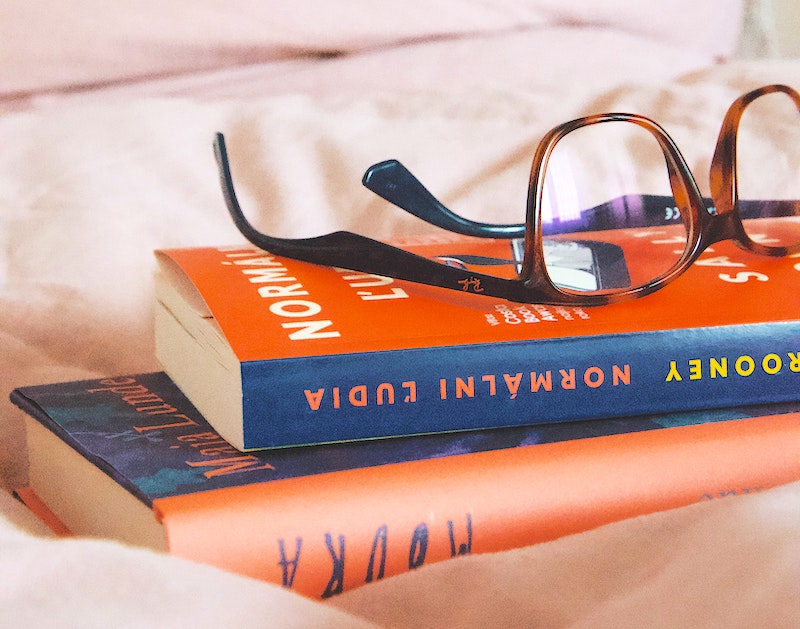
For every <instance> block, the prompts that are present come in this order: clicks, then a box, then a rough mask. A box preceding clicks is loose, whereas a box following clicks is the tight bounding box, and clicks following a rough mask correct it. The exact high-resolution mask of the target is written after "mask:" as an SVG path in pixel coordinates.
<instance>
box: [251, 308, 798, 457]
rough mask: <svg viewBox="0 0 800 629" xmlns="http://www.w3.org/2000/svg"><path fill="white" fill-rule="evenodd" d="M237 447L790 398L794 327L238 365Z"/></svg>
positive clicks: (794, 391)
mask: <svg viewBox="0 0 800 629" xmlns="http://www.w3.org/2000/svg"><path fill="white" fill-rule="evenodd" d="M242 382H243V391H242V395H243V410H244V428H245V431H244V439H245V447H246V448H267V447H280V446H289V445H299V444H308V443H322V442H332V441H349V440H361V439H373V438H379V437H390V436H404V435H416V434H427V433H440V432H450V431H460V430H475V429H482V428H497V427H508V426H525V425H536V424H546V423H555V422H569V421H580V420H587V419H599V418H609V417H624V416H632V415H638V414H647V413H663V412H673V411H692V410H701V409H708V408H720V407H731V406H737V405H745V404H761V403H770V402H785V401H793V400H797V399H798V396H800V322H798V321H788V322H769V323H759V324H747V325H737V326H719V327H713V328H694V329H671V330H662V331H648V332H633V333H627V334H614V335H601V336H594V337H588V338H582V337H571V338H558V339H545V340H534V341H525V342H507V343H492V344H480V345H465V346H451V347H428V348H419V349H407V350H402V351H385V352H374V353H358V354H337V355H331V356H318V357H304V358H299V359H285V360H273V361H255V362H245V363H243V364H242Z"/></svg>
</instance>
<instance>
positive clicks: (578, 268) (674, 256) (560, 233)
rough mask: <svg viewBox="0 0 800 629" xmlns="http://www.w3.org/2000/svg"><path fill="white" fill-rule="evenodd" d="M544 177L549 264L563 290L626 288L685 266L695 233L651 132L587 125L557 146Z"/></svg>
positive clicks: (627, 125) (617, 124)
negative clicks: (687, 225) (689, 234)
mask: <svg viewBox="0 0 800 629" xmlns="http://www.w3.org/2000/svg"><path fill="white" fill-rule="evenodd" d="M544 177H545V179H544V189H543V195H542V203H541V222H540V228H541V230H542V234H543V236H544V242H545V266H546V268H547V272H548V275H549V276H550V279H551V280H552V281H553V282H554V283H555V284H556V285H557V286H559V287H560V288H562V289H564V290H566V291H573V292H581V293H613V292H620V291H623V290H628V289H631V288H637V287H640V286H645V285H648V284H650V283H651V282H652V281H653V280H654V279H656V278H658V277H660V276H662V275H664V274H665V273H667V272H668V271H669V270H670V269H672V268H673V267H674V266H675V265H676V264H677V262H678V260H679V258H680V256H681V254H682V253H683V250H684V249H685V247H686V242H687V230H686V228H685V226H684V221H683V218H682V215H681V212H680V211H679V210H678V208H677V207H676V202H675V199H674V198H673V195H672V191H671V187H670V181H669V171H668V169H667V165H666V160H665V157H664V153H663V151H662V149H661V146H660V145H659V143H658V140H657V139H656V137H655V136H654V135H653V134H651V133H650V131H648V130H647V129H645V128H643V127H641V126H639V125H637V124H634V123H632V122H627V121H620V120H614V121H608V122H602V123H598V124H592V125H588V126H583V127H580V128H578V129H576V130H574V131H572V132H570V133H569V134H568V135H566V136H564V137H563V138H561V139H560V140H559V141H558V143H557V144H556V145H555V147H554V148H553V151H552V153H551V155H550V157H549V160H548V162H547V165H546V171H545V175H544Z"/></svg>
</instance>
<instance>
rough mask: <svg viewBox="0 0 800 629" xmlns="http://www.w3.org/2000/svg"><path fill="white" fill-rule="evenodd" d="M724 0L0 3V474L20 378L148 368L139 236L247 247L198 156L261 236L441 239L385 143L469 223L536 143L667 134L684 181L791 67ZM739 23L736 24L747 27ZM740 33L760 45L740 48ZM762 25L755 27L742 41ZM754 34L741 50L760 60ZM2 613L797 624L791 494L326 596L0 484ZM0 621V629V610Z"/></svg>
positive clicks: (8, 453) (24, 616) (708, 506)
mask: <svg viewBox="0 0 800 629" xmlns="http://www.w3.org/2000/svg"><path fill="white" fill-rule="evenodd" d="M748 7H749V5H745V4H743V3H741V2H738V1H733V0H692V1H689V0H673V1H669V0H661V1H658V2H651V3H643V2H634V1H632V0H610V1H608V2H605V3H593V2H583V1H581V0H523V1H518V2H512V1H509V0H503V1H499V2H485V1H482V0H425V1H424V2H422V1H420V0H407V1H406V2H403V3H400V4H398V3H388V2H367V1H365V0H340V1H338V2H327V3H326V2H320V1H319V0H295V1H293V2H283V1H278V0H275V1H272V2H262V3H259V2H252V1H251V0H230V1H229V2H227V3H225V4H224V8H223V6H222V5H220V3H215V2H212V1H210V0H194V1H193V2H187V1H185V0H159V1H158V2H155V1H153V0H147V1H143V2H139V3H131V4H127V3H126V4H125V5H122V4H120V3H108V2H100V1H98V0H83V1H78V0H65V1H63V2H59V3H46V2H42V1H34V2H30V1H24V0H7V1H6V2H4V3H3V6H2V7H0V141H1V142H2V150H1V151H0V243H1V244H2V248H0V251H2V254H1V256H0V313H2V314H1V316H0V389H1V392H2V396H0V397H1V398H2V400H3V401H2V402H0V471H1V472H2V479H3V485H4V486H5V487H6V488H11V487H13V486H15V485H17V484H19V483H20V482H22V481H23V480H24V476H25V461H24V438H23V435H22V434H21V432H20V422H19V417H18V415H17V414H16V412H15V411H14V410H13V408H12V406H11V405H10V404H9V403H8V401H7V400H8V394H9V392H10V391H11V390H12V389H13V388H14V387H17V386H23V385H30V384H38V383H46V382H55V381H59V380H71V379H79V378H91V377H99V376H103V375H116V374H124V373H135V372H143V371H154V370H158V368H159V366H158V364H157V363H156V361H155V358H154V355H153V322H152V315H151V303H152V276H153V271H154V258H153V255H152V251H153V250H154V249H156V248H160V247H179V246H195V245H198V246H199V245H209V244H212V245H217V244H225V243H237V242H241V241H242V237H241V235H240V234H239V233H238V232H237V231H236V229H235V228H234V226H233V224H232V223H231V222H230V220H229V218H228V216H227V214H226V212H225V209H224V205H223V203H222V198H221V194H220V191H219V185H218V181H217V176H216V170H215V163H214V156H213V153H212V150H211V143H212V139H213V135H214V133H215V132H216V131H222V132H224V133H225V134H226V137H227V138H228V142H229V145H230V147H231V148H232V150H235V152H236V154H237V156H238V159H237V179H238V181H239V183H238V187H239V193H240V195H241V197H242V199H243V201H244V202H246V203H249V204H252V205H254V206H258V207H260V208H263V216H262V219H263V221H262V227H263V228H264V229H265V230H266V231H268V232H269V233H275V234H281V235H283V236H287V237H299V236H306V235H312V234H317V233H323V232H327V231H333V230H335V229H347V230H351V231H357V232H359V233H362V234H365V235H368V236H373V237H377V238H382V239H386V238H390V237H397V236H414V235H421V234H424V233H426V230H430V229H431V228H430V227H429V226H427V225H425V224H424V223H422V222H421V221H418V220H416V219H414V218H413V217H410V216H408V215H406V214H405V213H403V212H400V211H397V210H395V209H392V208H391V207H390V206H388V205H387V204H385V203H384V202H382V201H381V200H380V199H377V198H376V197H375V196H374V195H372V194H371V193H369V192H368V191H366V190H365V189H364V188H362V187H361V185H360V179H361V175H362V173H363V171H364V169H365V168H366V167H367V166H369V165H370V164H372V163H374V162H377V161H379V160H382V159H385V158H388V157H394V158H398V159H400V160H402V161H403V162H405V163H406V164H409V165H413V169H414V171H415V172H418V173H424V174H425V182H426V184H427V185H428V186H429V187H430V188H431V189H433V190H436V191H437V193H438V194H439V196H440V197H441V198H442V200H443V201H444V202H445V203H447V204H449V205H451V206H453V207H458V208H460V209H462V210H464V211H465V212H467V213H470V215H471V216H473V217H475V218H479V219H482V220H490V221H496V220H504V217H508V216H511V214H509V213H510V212H513V211H516V210H517V209H518V208H520V207H521V206H522V204H523V203H524V195H525V190H526V179H527V171H528V168H529V165H530V159H531V156H532V154H533V150H534V148H535V146H536V143H537V142H538V140H539V138H541V136H542V135H543V134H544V133H545V132H546V131H547V130H548V129H550V128H551V127H553V126H554V125H556V124H558V123H560V122H563V121H565V120H568V119H570V118H574V117H577V116H581V115H587V114H591V113H598V112H604V111H613V110H617V111H632V112H636V113H639V114H644V115H646V116H649V117H652V118H654V119H656V120H658V121H660V122H661V124H662V125H663V126H664V127H665V128H666V129H667V130H668V131H669V133H670V134H671V135H672V137H673V138H674V139H675V140H676V142H677V143H678V145H679V146H680V147H681V150H682V151H683V154H684V156H685V157H686V158H687V160H688V162H689V165H690V167H691V169H692V171H693V172H694V173H695V175H696V176H697V177H698V179H699V180H700V182H701V186H702V185H703V181H704V179H706V178H707V172H708V165H709V162H710V158H711V153H712V151H713V147H714V142H715V139H716V134H717V133H718V130H719V124H720V122H721V120H722V116H723V115H724V112H725V110H726V108H727V106H728V105H729V104H730V102H732V101H733V100H734V99H735V98H736V97H737V96H739V95H740V94H742V93H744V92H746V91H747V90H749V89H751V88H755V87H758V86H761V85H765V84H768V83H786V84H789V85H793V86H794V87H800V63H799V62H797V61H791V60H778V59H768V58H763V57H761V58H752V57H751V56H750V57H745V56H743V55H742V54H741V51H742V50H743V47H742V42H745V43H747V42H749V43H750V44H751V45H752V44H753V41H754V38H757V36H758V35H763V33H761V32H758V33H756V32H755V31H750V30H748V29H749V28H750V27H752V26H753V25H754V24H755V23H754V22H753V21H751V20H749V19H748V18H747V15H746V9H747V8H748ZM743 37H744V39H743ZM748 37H749V39H748ZM757 43H758V42H756V45H757ZM752 49H753V48H752V46H751V48H750V50H752ZM0 498H1V499H0V505H2V517H0V544H1V545H2V551H1V552H0V617H2V618H3V619H4V622H6V621H9V620H12V619H13V620H15V621H16V622H17V624H19V625H21V626H29V625H34V624H38V625H39V626H83V627H90V626H149V625H153V626H198V627H199V626H212V625H213V626H219V625H220V624H222V625H225V626H239V627H250V626H253V627H255V626H259V627H260V626H276V627H299V626H315V627H335V626H343V627H362V626H363V627H376V626H380V627H406V626H407V627H425V626H431V627H441V626H450V627H457V626H487V625H491V626H506V627H513V626H526V627H527V626H542V627H625V626H641V625H647V626H683V627H692V626H725V627H735V626H741V627H752V626H762V627H790V626H791V627H796V626H800V484H798V483H794V484H789V485H784V486H781V487H777V488H775V489H772V490H768V491H764V492H761V493H758V494H753V495H747V496H737V497H729V498H725V499H721V500H716V501H711V502H707V503H703V504H697V505H693V506H689V507H686V508H682V509H676V510H673V511H669V512H664V513H657V514H653V515H650V516H645V517H640V518H636V519H634V520H628V521H623V522H619V523H616V524H612V525H608V526H605V527H602V528H600V529H596V530H593V531H588V532H586V533H583V534H580V535H575V536H570V537H566V538H563V539H559V540H556V541H554V542H551V543H547V544H540V545H536V546H531V547H527V548H522V549H516V550H511V551H508V552H505V553H499V554H496V555H481V556H470V557H463V558H459V559H456V560H453V561H449V562H445V563H442V564H437V565H433V566H429V567H425V568H423V569H420V570H417V571H415V572H413V573H409V574H406V575H401V576H399V577H394V578H391V579H387V580H385V581H382V582H379V583H375V584H372V585H370V586H366V587H363V588H360V589H357V590H354V591H352V592H350V593H345V594H342V595H340V596H338V597H335V598H333V599H331V600H329V601H326V602H319V601H312V600H308V599H305V598H302V597H300V596H298V595H295V594H293V593H291V592H289V591H285V590H282V589H280V588H278V587H274V586H271V585H268V584H265V583H259V582H254V581H249V580H247V579H244V578H241V577H238V576H235V575H231V574H226V573H223V572H221V571H218V570H215V569H213V568H209V567H205V566H199V565H194V564H191V563H189V562H185V561H181V560H178V559H175V558H171V557H167V556H160V555H157V554H155V553H150V552H147V551H144V550H141V549H134V548H127V547H123V546H120V545H117V544H115V543H113V542H109V541H98V540H80V539H71V540H56V539H52V538H50V537H49V536H48V534H47V531H46V530H44V528H43V527H42V525H41V524H39V523H38V522H37V521H36V520H34V519H33V518H31V517H30V515H29V514H28V513H27V512H26V511H25V510H24V509H23V508H22V507H21V506H20V505H19V503H17V502H16V501H15V500H14V499H13V498H12V497H11V495H10V494H9V493H8V492H5V493H2V494H0ZM9 624H10V623H9Z"/></svg>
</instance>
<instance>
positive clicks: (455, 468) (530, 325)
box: [12, 237, 800, 598]
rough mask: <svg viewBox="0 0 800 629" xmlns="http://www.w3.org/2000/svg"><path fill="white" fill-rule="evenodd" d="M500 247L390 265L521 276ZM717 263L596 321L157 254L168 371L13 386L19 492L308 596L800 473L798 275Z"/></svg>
mask: <svg viewBox="0 0 800 629" xmlns="http://www.w3.org/2000/svg"><path fill="white" fill-rule="evenodd" d="M507 247H508V244H507V243H503V242H494V241H490V242H487V241H479V240H477V239H469V238H462V237H453V238H445V239H441V238H439V239H436V240H430V241H428V242H425V243H417V244H416V245H413V247H412V246H408V248H414V249H415V250H416V251H417V252H418V253H421V254H422V255H426V256H429V257H438V258H445V259H448V260H451V261H453V260H455V261H459V260H465V259H476V256H481V259H483V260H487V259H488V260H493V261H494V263H496V264H506V263H508V264H513V262H511V260H510V258H511V255H510V253H509V252H507V251H506V249H505V248H507ZM714 249H715V250H714V252H709V253H707V254H706V255H705V256H704V257H703V258H701V260H700V261H699V262H698V263H697V264H696V265H694V267H693V268H691V269H690V270H689V271H687V272H686V274H685V275H684V276H683V277H682V278H680V279H679V280H677V281H675V282H674V283H672V284H671V285H670V286H668V287H666V288H664V289H662V290H661V291H659V292H658V293H656V294H654V295H651V296H648V297H646V298H644V299H640V300H636V301H633V302H627V303H623V304H615V305H609V306H603V307H599V308H593V309H587V308H583V309H582V308H574V307H552V306H542V305H530V304H528V305H523V304H515V303H511V302H502V301H500V300H496V299H490V298H485V297H481V296H476V295H460V294H458V293H456V292H453V291H446V290H443V289H436V288H432V287H426V286H420V285H414V284H410V283H407V282H402V281H399V280H392V279H389V278H384V277H378V276H373V275H365V274H362V273H355V272H351V271H347V270H342V269H334V268H327V267H320V266H315V265H311V264H306V263H303V262H298V261H294V260H287V259H283V258H279V257H277V256H273V255H271V254H268V253H265V252H263V251H260V250H257V249H253V248H252V247H249V246H235V247H223V248H193V249H177V250H165V251H159V252H156V256H157V260H158V266H159V272H158V275H157V281H156V300H155V302H156V355H157V357H158V359H159V361H160V362H161V364H162V365H163V368H164V372H159V373H149V374H135V375H122V376H119V375H114V376H109V377H107V378H102V379H98V380H91V381H79V382H66V383H58V384H49V385H38V386H31V387H24V388H20V389H17V390H15V391H14V392H13V393H12V400H13V401H14V403H15V404H17V405H18V406H19V407H20V408H21V409H22V411H23V413H22V416H23V417H24V418H25V420H26V427H27V434H28V451H29V452H28V454H29V461H30V473H29V477H30V479H29V484H28V485H27V486H26V487H21V488H19V490H18V493H19V495H20V496H21V497H22V498H23V499H24V500H25V502H26V503H27V504H28V505H29V506H30V507H31V508H32V509H33V510H34V511H35V512H36V513H38V514H39V515H40V516H41V517H43V518H44V519H45V521H47V522H49V523H50V524H51V526H52V527H53V528H54V529H55V530H58V531H60V532H63V533H65V534H67V533H71V534H78V535H99V536H103V537H110V538H114V539H119V540H122V541H125V542H128V543H132V544H136V545H142V546H147V547H151V548H156V549H161V550H164V551H168V552H171V553H173V554H175V555H178V556H182V557H185V558H189V559H193V560H196V561H199V562H205V563H209V564H213V565H216V566H219V567H222V568H225V569H229V570H232V571H236V572H239V573H242V574H245V575H249V576H253V577H257V578H260V579H265V580H267V581H271V582H274V583H278V584H281V585H283V586H285V587H288V588H292V589H294V590H296V591H298V592H301V593H303V594H306V595H309V596H314V597H323V598H324V597H327V596H331V595H334V594H336V593H339V592H341V591H343V590H345V589H348V588H353V587H356V586H358V585H362V584H365V583H369V582H371V581H375V580H378V579H382V578H385V577H388V576H390V575H393V574H398V573H400V572H403V571H407V570H411V569H414V568H418V567H419V566H422V565H425V564H428V563H432V562H435V561H440V560H443V559H447V558H450V557H455V556H458V555H463V554H468V553H483V552H491V551H498V550H505V549H510V548H514V547H520V546H524V545H528V544H532V543H536V542H540V541H544V540H550V539H554V538H556V537H559V536H562V535H566V534H570V533H576V532H580V531H584V530H587V529H590V528H593V527H596V526H599V525H602V524H605V523H609V522H613V521H615V520H619V519H622V518H627V517H632V516H635V515H640V514H644V513H650V512H654V511H658V510H663V509H669V508H673V507H678V506H682V505H687V504H691V503H694V502H698V501H702V500H709V499H714V498H717V497H721V496H726V495H732V494H740V493H747V492H753V491H759V490H762V489H765V488H767V487H771V486H774V485H777V484H781V483H785V482H790V481H793V480H796V479H798V478H800V386H798V385H800V317H799V316H798V313H800V292H799V291H797V290H796V282H797V279H798V277H800V276H798V264H797V261H796V260H794V259H792V258H783V259H774V258H758V257H756V256H753V255H751V254H747V253H744V252H741V251H739V250H738V249H736V248H735V247H733V246H729V245H728V244H726V243H723V244H721V245H718V246H715V248H714ZM506 259H508V262H504V260H506Z"/></svg>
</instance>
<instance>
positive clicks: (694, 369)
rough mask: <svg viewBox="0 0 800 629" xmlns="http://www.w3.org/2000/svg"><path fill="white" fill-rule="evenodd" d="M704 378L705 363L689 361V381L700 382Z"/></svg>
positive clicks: (697, 360)
mask: <svg viewBox="0 0 800 629" xmlns="http://www.w3.org/2000/svg"><path fill="white" fill-rule="evenodd" d="M702 377H703V363H702V362H701V361H700V360H699V359H697V358H693V359H692V360H690V361H689V380H700V379H701V378H702Z"/></svg>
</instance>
